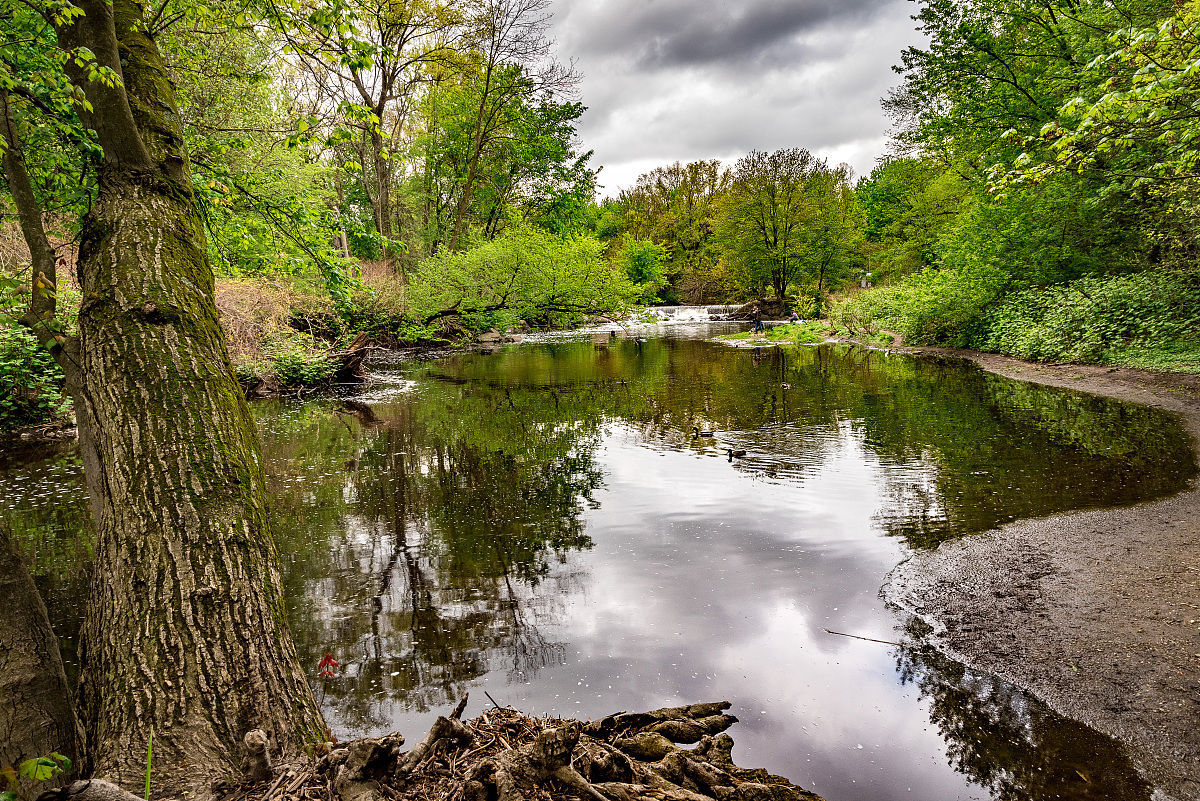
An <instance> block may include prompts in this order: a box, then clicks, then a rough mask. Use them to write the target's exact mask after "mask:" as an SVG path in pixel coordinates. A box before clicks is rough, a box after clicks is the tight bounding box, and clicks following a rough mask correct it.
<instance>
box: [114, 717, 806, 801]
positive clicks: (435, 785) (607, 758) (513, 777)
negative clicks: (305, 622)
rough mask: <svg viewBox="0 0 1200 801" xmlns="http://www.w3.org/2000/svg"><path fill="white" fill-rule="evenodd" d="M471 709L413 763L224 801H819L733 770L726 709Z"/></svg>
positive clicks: (307, 776) (396, 738)
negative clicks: (565, 712) (599, 714)
mask: <svg viewBox="0 0 1200 801" xmlns="http://www.w3.org/2000/svg"><path fill="white" fill-rule="evenodd" d="M464 700H465V699H464ZM464 706H465V704H459V706H458V708H457V709H456V710H455V711H454V712H453V713H452V714H450V715H449V716H446V717H439V718H438V719H437V722H436V723H434V725H433V727H432V728H431V729H430V731H429V733H428V734H427V735H426V736H425V737H424V738H423V739H422V740H421V741H420V742H419V743H418V744H417V745H416V746H415V747H413V748H412V749H410V750H409V751H407V752H402V751H401V746H402V745H403V744H404V738H403V737H401V736H400V735H399V734H391V735H388V736H386V737H377V738H370V739H365V740H358V741H355V742H353V743H350V744H348V745H344V746H339V747H337V748H335V749H334V750H333V751H331V752H329V753H328V754H326V755H325V756H323V757H321V758H320V759H318V760H317V761H316V762H315V763H313V764H312V765H310V766H309V767H308V768H307V769H305V770H302V771H300V772H299V774H298V777H297V778H296V779H293V780H290V781H282V782H281V781H280V780H278V779H277V780H276V782H275V783H274V784H273V785H272V786H271V787H269V788H264V785H263V783H261V782H260V783H258V784H250V783H246V784H243V785H241V786H240V787H237V788H232V791H231V792H228V793H227V794H226V797H225V801H301V799H307V800H308V801H316V800H317V799H330V798H340V799H341V800H342V801H401V800H403V801H434V800H435V799H436V800H437V801H559V799H569V798H577V799H583V801H650V800H651V799H654V801H712V799H717V801H820V799H819V797H818V796H816V795H813V794H812V793H809V792H806V791H805V790H802V789H800V788H799V787H796V786H795V785H793V784H791V783H790V782H788V781H787V780H786V779H783V778H780V777H778V776H772V775H770V774H769V773H767V772H766V771H765V770H761V769H759V770H746V769H743V768H739V767H738V766H737V765H735V764H734V762H733V758H732V750H733V740H732V739H731V738H730V737H729V735H728V734H725V733H723V732H724V731H725V730H726V729H728V728H729V727H730V726H732V725H733V724H734V723H736V722H737V718H735V717H733V716H732V715H729V714H726V710H727V709H729V704H728V703H726V702H720V703H712V704H693V705H691V706H683V707H672V708H668V709H659V710H655V711H653V712H637V713H627V712H623V713H619V714H615V715H610V716H607V717H605V718H602V719H600V720H595V721H586V722H581V721H576V720H560V719H550V718H531V717H528V716H526V715H523V714H521V713H520V712H517V711H516V710H513V709H507V708H496V709H490V710H488V711H487V712H485V713H484V714H483V715H481V716H479V717H478V718H476V719H475V720H472V721H469V722H463V721H461V720H460V719H459V718H460V716H461V714H462V709H463V707H464ZM687 745H693V746H694V747H692V748H686V747H684V746H687ZM106 801H107V800H106ZM124 801H128V799H125V800H124Z"/></svg>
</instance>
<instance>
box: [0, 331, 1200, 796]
mask: <svg viewBox="0 0 1200 801" xmlns="http://www.w3.org/2000/svg"><path fill="white" fill-rule="evenodd" d="M380 378H381V382H380V384H378V385H377V386H375V387H373V388H372V389H371V390H370V392H369V393H368V394H367V395H366V396H364V398H362V399H361V400H363V401H365V405H358V404H351V405H349V406H347V405H344V404H342V403H340V402H338V401H333V400H318V401H312V402H308V403H303V404H297V403H282V402H274V403H264V404H259V405H258V406H257V407H256V412H257V414H258V417H259V420H260V425H261V429H262V432H263V440H264V449H265V453H266V456H267V462H268V476H269V479H268V480H269V485H270V490H271V493H272V496H273V501H274V509H275V515H276V527H277V536H278V539H279V544H280V551H281V553H282V557H283V561H284V565H283V572H284V581H285V584H286V593H287V597H288V601H289V613H290V617H291V623H292V628H293V632H294V634H295V636H296V639H297V644H298V648H299V650H300V654H301V658H302V659H303V660H304V664H306V665H310V666H315V664H316V662H317V661H318V660H319V659H320V657H321V655H322V654H323V653H325V652H326V651H331V652H333V653H334V654H335V655H336V656H337V658H338V659H339V660H340V661H341V662H342V664H343V666H344V672H343V673H342V674H341V675H339V676H338V677H337V678H335V679H333V680H330V681H329V682H328V683H327V684H326V686H324V687H323V688H321V689H320V690H319V692H320V693H321V694H322V695H323V698H324V704H325V707H326V713H327V717H328V719H329V720H330V722H331V724H332V725H333V726H334V728H335V730H336V731H338V732H339V733H340V734H341V735H343V736H346V735H359V734H367V733H377V732H381V731H388V730H400V731H402V732H404V733H405V734H406V735H408V736H409V737H410V739H412V738H415V737H417V736H419V735H420V734H422V733H423V732H424V731H425V729H426V728H427V727H428V725H429V724H430V723H431V722H432V720H433V718H434V717H435V716H436V714H438V713H439V712H443V711H444V710H445V708H447V707H448V706H450V705H452V704H453V703H454V702H455V701H456V700H457V698H458V697H460V695H461V694H462V693H464V692H467V691H471V706H470V707H469V708H468V714H476V713H477V712H479V711H482V709H483V708H485V707H486V706H487V705H488V701H487V698H486V696H485V695H484V691H487V692H488V693H490V694H491V695H492V696H493V697H494V698H495V699H496V700H497V701H499V702H501V703H505V704H511V705H513V706H516V707H518V708H521V709H523V710H525V711H527V712H530V713H533V714H552V715H554V714H557V715H565V716H583V717H588V716H598V715H602V714H605V713H610V712H615V711H620V710H642V709H649V708H653V707H657V706H664V705H673V704H680V703H688V702H694V701H707V700H720V699H728V700H730V701H732V702H733V703H734V709H733V712H734V713H735V714H736V715H738V717H739V718H740V719H741V721H742V722H741V723H740V724H739V725H738V726H736V727H735V728H734V729H733V730H732V731H731V733H732V734H733V735H734V739H735V741H736V742H737V744H738V745H737V750H736V752H735V756H737V757H738V759H739V762H741V763H742V764H745V765H748V766H764V767H767V768H769V769H771V770H772V771H774V772H777V773H782V774H784V775H787V776H788V777H789V778H791V779H793V780H794V781H796V782H797V783H799V784H801V785H802V786H805V787H808V788H809V789H812V790H815V791H817V792H819V793H822V794H824V795H825V796H826V797H827V798H828V799H830V801H838V800H839V799H879V800H880V801H882V800H884V799H907V798H916V799H951V798H980V799H983V798H999V799H1050V798H1079V799H1083V798H1107V799H1148V798H1149V792H1148V790H1147V788H1145V787H1144V786H1142V785H1141V784H1140V783H1139V782H1138V780H1137V779H1136V778H1135V777H1134V776H1133V774H1132V771H1131V770H1130V768H1129V766H1128V764H1127V763H1126V762H1125V761H1124V760H1123V759H1122V758H1121V757H1120V756H1119V755H1118V754H1117V752H1116V751H1115V749H1114V747H1113V746H1112V744H1111V743H1110V742H1109V741H1107V740H1105V739H1103V738H1100V737H1099V736H1097V735H1095V734H1093V733H1091V732H1090V731H1089V730H1087V729H1084V728H1083V727H1080V726H1076V725H1074V724H1071V723H1069V722H1066V721H1063V720H1061V719H1059V718H1057V717H1056V716H1054V715H1052V714H1050V713H1049V712H1047V711H1046V710H1045V709H1044V708H1043V707H1041V705H1040V704H1037V703H1036V702H1033V701H1031V700H1029V699H1026V698H1025V697H1024V696H1023V695H1022V694H1020V693H1018V692H1015V691H1013V690H1012V689H1011V688H1008V687H1006V686H1004V685H1003V684H1000V683H998V682H995V681H992V680H990V679H988V678H987V677H984V676H976V675H973V674H971V673H970V672H967V671H964V670H963V669H962V668H961V667H960V666H958V665H956V664H954V663H952V662H950V661H949V660H946V659H944V658H942V657H940V656H938V655H937V654H936V653H932V652H931V651H930V650H929V649H928V648H925V647H922V645H921V632H920V631H919V630H918V629H916V628H915V624H913V623H911V622H910V621H906V620H903V619H900V618H899V617H897V615H896V614H894V613H893V612H892V611H890V610H888V609H886V608H885V607H884V604H883V602H882V601H881V600H880V598H879V594H878V593H879V587H880V585H881V584H882V582H883V579H884V576H885V575H886V574H887V572H888V571H889V570H890V569H891V568H892V567H893V566H894V565H895V564H896V563H897V562H898V561H899V560H900V559H902V558H903V557H904V554H905V553H906V552H907V550H908V549H910V548H914V547H931V546H933V545H936V543H937V542H939V541H942V540H944V539H946V538H949V537H954V536H962V535H964V534H969V533H972V532H977V531H982V530H986V529H988V528H992V527H994V526H996V525H998V524H1001V523H1003V522H1005V521H1007V520H1011V519H1015V518H1017V517H1028V516H1032V515H1040V514H1048V513H1052V512H1055V511H1060V510H1065V509H1073V508H1081V507H1084V506H1090V505H1111V504H1117V503H1131V502H1136V501H1139V500H1144V499H1147V498H1151V497H1157V496H1160V495H1162V494H1165V493H1168V492H1171V491H1175V490H1177V489H1179V488H1180V487H1182V486H1183V484H1184V483H1185V482H1186V481H1187V479H1188V478H1189V477H1190V476H1192V475H1194V474H1195V472H1196V467H1195V464H1194V463H1193V460H1192V456H1191V452H1190V449H1189V448H1188V447H1187V439H1186V436H1184V435H1183V433H1182V431H1181V430H1180V428H1179V427H1178V425H1177V424H1176V423H1175V422H1174V421H1173V420H1171V419H1170V418H1167V417H1166V416H1164V415H1161V414H1159V413H1156V412H1153V411H1150V410H1146V409H1141V408H1137V407H1130V406H1124V405H1121V404H1116V403H1110V402H1107V401H1103V400H1100V399H1096V398H1090V397H1087V396H1083V395H1079V394H1075V393H1070V392H1063V391H1057V390H1050V389H1046V388H1038V387H1032V386H1029V385H1024V384H1019V383H1016V382H1011V381H1007V380H1005V379H1001V378H998V377H995V376H990V375H987V374H985V373H983V372H981V371H979V370H977V369H974V368H969V367H965V366H963V365H961V364H958V363H939V362H934V361H929V360H916V359H911V358H907V357H897V356H892V357H889V356H887V355H885V354H883V353H880V352H877V351H866V350H863V349H847V348H844V347H839V348H835V347H821V348H805V349H799V350H794V351H788V352H781V351H775V350H765V351H762V352H758V353H754V352H750V351H731V350H728V349H725V348H723V347H721V346H717V345H713V344H710V343H706V342H702V341H689V340H686V339H683V340H671V341H668V340H651V341H650V342H646V343H638V342H636V341H634V340H626V339H621V340H615V341H610V340H609V339H608V338H607V336H605V335H602V336H598V337H597V338H596V341H595V342H593V341H583V342H563V343H546V344H540V345H528V346H522V347H514V348H508V349H506V350H504V351H502V352H500V353H497V354H494V355H479V354H464V355H458V356H454V357H451V358H448V359H444V360H440V361H437V362H432V363H429V364H423V365H412V364H409V365H400V366H397V367H395V368H389V369H388V370H386V371H385V372H383V373H382V374H381V376H380ZM785 383H786V384H788V385H789V388H786V389H785V388H784V387H783V384H785ZM693 425H699V426H701V427H702V428H705V429H708V428H712V429H714V430H715V431H716V432H717V436H716V437H714V438H712V439H708V438H699V439H695V438H693V437H691V435H690V434H691V429H692V426H693ZM726 447H732V448H737V449H746V450H747V451H748V455H747V456H746V457H745V458H744V459H738V460H733V459H730V458H728V457H727V456H726V455H725V450H724V449H725V448H726ZM72 469H74V470H76V471H77V465H75V463H74V462H73V461H72V457H70V455H69V454H66V455H60V456H58V457H53V458H51V459H49V460H42V461H40V462H39V461H37V460H9V462H8V463H3V462H0V486H4V487H5V488H6V489H7V490H8V492H9V495H8V499H9V500H8V502H7V504H6V506H7V510H0V511H4V514H5V516H6V519H7V521H8V522H9V523H10V524H11V525H13V526H14V530H15V531H16V533H17V534H18V537H19V538H20V539H21V540H22V541H23V542H25V543H26V545H27V548H28V549H29V550H30V552H31V554H32V555H33V557H34V563H35V572H36V573H37V574H38V582H39V586H41V587H42V589H43V592H44V593H45V594H46V595H47V597H48V599H49V603H50V607H51V613H52V616H54V617H55V619H56V624H57V625H58V627H59V629H60V632H62V634H63V636H64V638H65V644H67V645H68V646H69V643H70V637H71V629H72V628H73V626H74V625H75V623H74V621H73V618H72V614H73V613H72V610H73V609H74V610H77V609H78V608H79V600H80V598H81V595H80V593H81V592H82V582H81V581H79V574H80V570H79V568H78V565H79V564H80V563H81V562H84V561H86V547H85V546H84V547H81V546H80V545H79V541H80V537H79V531H80V529H81V528H82V525H83V520H84V518H83V512H82V506H81V505H80V504H79V502H78V497H77V494H76V496H74V497H73V498H71V499H67V498H63V497H62V496H61V495H60V496H58V497H48V496H45V495H43V494H39V492H38V491H37V486H38V485H39V482H41V479H40V478H38V477H39V476H45V477H46V478H45V482H46V484H47V486H49V485H50V482H51V481H52V480H59V479H60V478H61V477H60V475H59V474H60V473H61V472H62V471H63V470H68V471H70V470H72ZM825 628H830V629H833V630H835V631H841V632H848V633H853V634H857V635H861V636H866V637H874V638H877V639H881V640H889V641H903V642H905V643H906V645H905V646H904V647H901V648H897V647H894V646H889V645H882V644H878V643H870V642H863V641H860V640H853V639H847V638H844V637H839V636H833V635H830V634H828V633H826V632H825V631H824V629H825ZM69 655H70V652H69V648H68V656H69ZM312 673H313V674H315V667H314V668H313V669H312Z"/></svg>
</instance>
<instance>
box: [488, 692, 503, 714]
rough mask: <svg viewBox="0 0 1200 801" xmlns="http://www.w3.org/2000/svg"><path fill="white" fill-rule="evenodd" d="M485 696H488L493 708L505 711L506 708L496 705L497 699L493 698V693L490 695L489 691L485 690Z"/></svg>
mask: <svg viewBox="0 0 1200 801" xmlns="http://www.w3.org/2000/svg"><path fill="white" fill-rule="evenodd" d="M483 694H484V695H486V696H487V697H488V700H489V701H491V702H492V706H494V707H496V709H504V707H502V706H500V705H499V704H497V703H496V699H495V698H493V697H492V694H491V693H489V692H488V691H487V690H484V691H483Z"/></svg>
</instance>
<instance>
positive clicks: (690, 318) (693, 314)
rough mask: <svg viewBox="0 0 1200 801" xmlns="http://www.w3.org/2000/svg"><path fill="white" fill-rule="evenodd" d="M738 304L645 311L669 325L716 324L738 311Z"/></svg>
mask: <svg viewBox="0 0 1200 801" xmlns="http://www.w3.org/2000/svg"><path fill="white" fill-rule="evenodd" d="M740 308H741V306H740V305H738V304H732V305H725V306H720V305H718V306H650V307H648V309H647V311H649V312H650V313H651V314H653V315H655V316H656V317H659V318H661V319H662V320H663V321H664V322H670V323H716V322H723V321H725V320H728V319H729V315H731V314H733V313H734V312H736V311H737V310H738V309H740Z"/></svg>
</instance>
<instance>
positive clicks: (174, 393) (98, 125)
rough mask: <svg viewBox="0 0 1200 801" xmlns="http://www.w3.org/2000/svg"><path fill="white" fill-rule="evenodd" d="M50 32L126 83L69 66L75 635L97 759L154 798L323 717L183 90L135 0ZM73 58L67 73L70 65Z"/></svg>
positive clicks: (102, 770) (221, 770)
mask: <svg viewBox="0 0 1200 801" xmlns="http://www.w3.org/2000/svg"><path fill="white" fill-rule="evenodd" d="M80 7H81V8H82V9H83V10H84V12H85V14H84V15H83V16H82V17H80V18H78V19H76V20H74V21H72V22H71V23H70V24H68V25H65V26H61V27H59V29H58V33H59V37H60V41H61V43H62V44H63V45H64V46H67V47H84V46H86V47H88V48H89V49H91V50H92V52H93V53H95V54H96V56H97V59H98V61H99V62H100V64H101V65H102V66H106V67H109V68H110V69H112V70H114V72H116V74H117V75H119V76H120V77H121V81H122V86H121V87H119V89H117V90H114V89H113V88H112V87H108V86H104V85H101V84H100V83H98V82H92V81H89V79H88V76H87V75H86V74H83V73H82V71H80V72H79V73H78V74H74V75H72V78H73V79H74V80H75V82H76V83H77V84H78V85H79V86H80V87H82V88H83V89H84V91H85V93H86V94H87V95H88V98H89V99H90V100H91V101H92V104H93V106H94V108H95V111H94V113H92V114H89V115H87V117H88V119H86V120H85V122H86V123H87V124H89V125H90V126H91V127H92V128H93V129H94V130H95V131H96V134H97V138H98V139H99V142H100V144H101V146H102V147H103V148H104V160H103V163H102V164H101V166H100V170H99V186H100V189H99V196H98V198H97V202H96V203H95V205H94V206H93V208H92V210H91V211H90V212H89V213H88V215H87V217H86V218H85V220H84V221H83V226H82V236H81V240H80V249H79V260H78V271H79V280H80V285H81V289H82V294H83V301H82V305H81V309H80V313H79V335H78V340H77V341H72V342H68V343H65V344H64V346H63V349H62V353H63V356H64V360H65V361H66V362H67V363H69V365H70V367H71V370H70V372H69V374H68V376H69V379H70V380H71V381H72V383H73V390H74V391H73V395H74V397H75V398H76V413H77V415H78V417H79V419H80V439H81V446H82V450H83V453H84V456H85V475H86V479H87V485H88V490H89V493H90V496H91V505H92V512H93V517H94V523H95V528H96V544H95V562H94V565H95V567H94V575H93V579H92V593H91V602H90V603H89V606H88V610H87V614H86V618H85V621H84V626H83V632H82V635H81V643H80V659H81V663H82V664H81V667H82V677H81V683H80V688H79V712H80V718H81V720H82V723H83V726H84V731H85V741H84V745H85V754H86V757H87V761H88V766H89V767H90V768H91V771H92V773H94V775H96V776H97V777H102V778H107V779H110V780H112V781H115V782H116V783H118V784H120V785H122V786H124V787H127V788H139V789H140V788H141V786H142V784H143V782H144V780H145V771H146V751H147V748H146V746H147V741H148V739H149V737H150V733H151V731H153V738H154V751H153V754H154V756H153V767H154V771H153V773H154V778H153V787H154V790H153V792H154V795H155V796H160V795H172V796H175V797H182V795H183V794H184V793H188V794H190V796H191V797H192V798H196V797H201V798H203V797H205V796H207V795H209V794H210V790H209V787H210V784H211V781H212V779H214V778H216V777H217V776H220V775H224V774H226V773H228V772H230V771H232V770H234V768H235V766H236V764H237V760H238V758H239V756H240V755H239V753H238V751H239V744H240V742H241V739H242V736H243V735H244V734H245V733H246V732H247V731H248V730H250V729H263V730H264V731H266V732H267V733H268V734H269V735H270V736H271V738H272V740H273V742H272V749H273V750H274V751H275V753H278V754H282V755H285V756H288V755H294V754H295V753H296V752H298V751H300V750H301V748H302V747H303V745H304V743H305V742H306V741H308V740H315V739H317V738H318V737H319V736H320V734H321V732H322V730H323V723H322V720H321V716H320V713H319V711H318V709H317V706H316V703H315V700H314V698H313V695H312V691H311V688H310V686H309V684H308V682H307V681H306V679H305V677H304V675H303V673H302V672H301V670H300V668H299V666H298V664H297V659H296V653H295V649H294V646H293V644H292V640H291V637H290V635H289V633H288V630H287V625H286V622H285V619H284V610H283V601H282V594H281V582H280V577H279V574H278V569H277V566H276V552H275V545H274V542H273V539H272V536H271V527H270V522H269V519H268V512H267V508H266V500H265V498H266V492H265V484H264V479H263V472H262V457H261V453H260V447H259V443H258V438H257V432H256V430H255V426H254V421H253V419H252V417H251V415H250V412H249V409H248V407H247V405H246V402H245V400H244V398H243V396H242V393H241V390H240V388H239V387H238V383H237V380H236V378H235V375H234V371H233V368H232V366H231V363H230V360H229V355H228V351H227V349H226V345H225V341H224V335H223V333H222V330H221V328H220V326H219V325H218V323H217V312H216V307H215V303H214V286H213V274H212V268H211V265H210V263H209V260H208V257H207V253H206V246H205V239H204V231H203V227H202V224H201V220H200V215H199V213H198V209H197V206H196V202H195V198H194V196H193V194H192V189H191V179H190V175H189V167H188V163H187V158H186V154H185V152H184V147H183V138H182V132H181V130H180V128H179V118H178V114H177V111H176V104H175V98H174V96H173V92H172V89H171V85H170V82H169V80H168V78H167V74H166V70H165V68H164V65H163V62H162V59H161V56H160V54H159V51H158V48H157V46H156V45H155V43H154V41H153V39H152V38H151V37H150V36H149V35H148V34H147V33H146V28H145V25H144V24H143V8H142V7H141V6H140V5H138V4H137V3H135V2H133V0H114V1H113V2H112V3H111V4H110V3H108V2H106V1H105V0H83V2H81V3H80ZM68 69H73V68H72V67H68Z"/></svg>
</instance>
